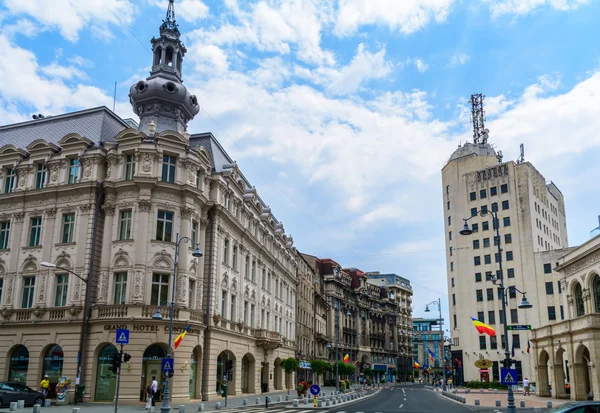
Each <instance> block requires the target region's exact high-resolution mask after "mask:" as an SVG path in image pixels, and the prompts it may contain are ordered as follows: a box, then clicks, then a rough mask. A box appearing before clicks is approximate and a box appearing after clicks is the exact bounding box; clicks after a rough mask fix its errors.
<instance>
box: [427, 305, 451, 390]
mask: <svg viewBox="0 0 600 413" xmlns="http://www.w3.org/2000/svg"><path fill="white" fill-rule="evenodd" d="M430 305H436V306H437V308H438V311H439V319H438V320H437V321H439V323H440V324H439V326H440V334H441V336H442V338H441V340H443V336H444V319H443V318H442V300H441V299H440V298H438V299H437V301H435V300H434V301H432V302H430V303H428V304H426V305H425V312H426V313H428V312H430V311H431V310H430V309H429V306H430ZM438 351H439V345H438ZM442 352H443V350H442ZM438 354H439V353H438ZM441 364H442V363H440V365H441ZM442 374H443V376H444V378H445V377H446V373H445V372H443V373H442ZM443 390H446V381H445V380H444V387H443Z"/></svg>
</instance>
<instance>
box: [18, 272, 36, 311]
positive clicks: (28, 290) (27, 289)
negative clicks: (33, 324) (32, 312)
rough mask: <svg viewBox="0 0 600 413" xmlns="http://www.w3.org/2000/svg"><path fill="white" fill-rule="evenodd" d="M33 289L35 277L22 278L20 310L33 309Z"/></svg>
mask: <svg viewBox="0 0 600 413" xmlns="http://www.w3.org/2000/svg"><path fill="white" fill-rule="evenodd" d="M34 289H35V277H23V298H22V300H21V308H31V307H33V297H34V294H33V293H34Z"/></svg>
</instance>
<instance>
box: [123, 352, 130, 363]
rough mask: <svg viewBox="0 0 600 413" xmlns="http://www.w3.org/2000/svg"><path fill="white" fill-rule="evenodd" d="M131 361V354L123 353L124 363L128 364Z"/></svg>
mask: <svg viewBox="0 0 600 413" xmlns="http://www.w3.org/2000/svg"><path fill="white" fill-rule="evenodd" d="M129 360H131V354H127V353H123V361H124V362H125V363H128V362H129Z"/></svg>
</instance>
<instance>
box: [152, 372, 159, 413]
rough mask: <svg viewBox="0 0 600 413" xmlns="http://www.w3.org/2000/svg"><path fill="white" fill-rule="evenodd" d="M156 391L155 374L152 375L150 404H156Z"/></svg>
mask: <svg viewBox="0 0 600 413" xmlns="http://www.w3.org/2000/svg"><path fill="white" fill-rule="evenodd" d="M157 392H158V382H157V381H156V376H152V406H156V393H157Z"/></svg>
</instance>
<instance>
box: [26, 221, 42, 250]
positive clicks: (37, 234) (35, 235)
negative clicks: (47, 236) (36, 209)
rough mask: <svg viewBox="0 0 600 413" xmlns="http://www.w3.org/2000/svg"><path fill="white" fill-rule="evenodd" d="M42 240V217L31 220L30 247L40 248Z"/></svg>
mask: <svg viewBox="0 0 600 413" xmlns="http://www.w3.org/2000/svg"><path fill="white" fill-rule="evenodd" d="M41 240H42V217H35V218H31V229H30V231H29V246H30V247H38V246H39V245H40V242H41Z"/></svg>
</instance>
